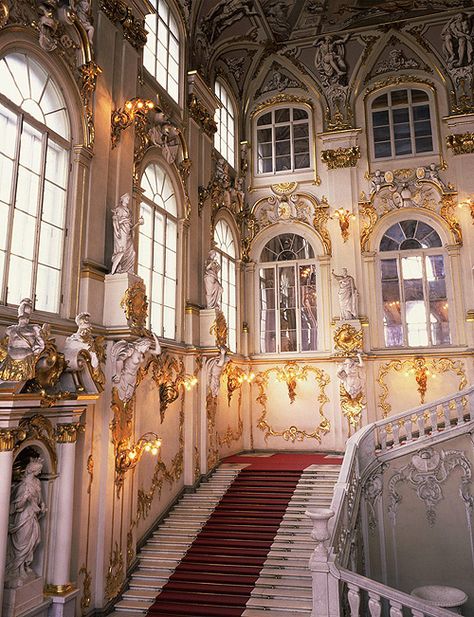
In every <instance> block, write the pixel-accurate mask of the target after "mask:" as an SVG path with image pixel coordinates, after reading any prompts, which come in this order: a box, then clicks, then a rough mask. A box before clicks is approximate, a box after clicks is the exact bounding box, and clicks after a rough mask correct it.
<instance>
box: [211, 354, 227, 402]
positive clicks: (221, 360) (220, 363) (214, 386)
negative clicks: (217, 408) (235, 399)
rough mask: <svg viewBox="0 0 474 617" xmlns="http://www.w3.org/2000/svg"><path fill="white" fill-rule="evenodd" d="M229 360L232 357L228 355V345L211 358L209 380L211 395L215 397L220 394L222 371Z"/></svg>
mask: <svg viewBox="0 0 474 617" xmlns="http://www.w3.org/2000/svg"><path fill="white" fill-rule="evenodd" d="M229 360H230V358H229V357H228V356H227V347H224V346H223V347H221V348H220V350H219V355H218V356H216V357H215V358H211V360H209V364H208V378H207V381H208V386H209V390H210V392H211V396H213V397H216V396H218V394H219V388H220V383H221V375H222V371H223V370H224V367H225V365H226V364H227V362H229Z"/></svg>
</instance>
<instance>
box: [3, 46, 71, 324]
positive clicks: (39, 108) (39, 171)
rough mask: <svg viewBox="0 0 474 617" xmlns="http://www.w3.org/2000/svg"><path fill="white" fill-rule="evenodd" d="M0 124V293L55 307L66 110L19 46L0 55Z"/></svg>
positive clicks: (60, 252)
mask: <svg viewBox="0 0 474 617" xmlns="http://www.w3.org/2000/svg"><path fill="white" fill-rule="evenodd" d="M0 131H1V139H0V277H1V278H0V282H1V299H2V301H3V302H4V303H8V304H19V302H20V300H21V299H22V298H24V297H31V298H33V299H34V306H35V309H37V310H42V311H48V312H51V313H59V310H60V303H61V269H62V263H63V252H64V240H65V235H66V231H65V229H66V203H67V181H68V167H69V152H70V148H71V143H70V124H69V116H68V113H67V109H66V104H65V102H64V99H63V97H62V95H61V92H60V90H59V88H58V87H57V85H56V84H55V83H54V81H53V79H52V77H51V76H50V75H49V74H48V72H47V71H46V70H44V69H43V68H42V67H41V66H40V65H39V64H38V62H36V61H35V60H33V59H32V58H31V57H29V56H27V55H26V54H23V53H12V54H8V55H7V56H5V57H4V58H2V59H1V60H0Z"/></svg>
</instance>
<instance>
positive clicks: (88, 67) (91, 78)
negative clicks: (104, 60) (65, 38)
mask: <svg viewBox="0 0 474 617" xmlns="http://www.w3.org/2000/svg"><path fill="white" fill-rule="evenodd" d="M78 71H79V77H80V93H81V100H82V105H83V107H84V115H85V119H86V126H87V143H88V145H89V146H90V147H91V148H92V147H93V146H94V141H95V127H94V106H93V96H94V92H95V89H96V85H97V77H98V75H100V73H102V69H101V68H100V67H99V65H98V64H96V63H95V62H94V61H93V60H90V61H89V62H86V63H85V64H82V65H81V66H80V67H79V69H78Z"/></svg>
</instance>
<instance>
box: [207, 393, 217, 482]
mask: <svg viewBox="0 0 474 617" xmlns="http://www.w3.org/2000/svg"><path fill="white" fill-rule="evenodd" d="M206 413H207V441H208V447H207V468H208V470H210V469H212V468H213V467H215V465H216V464H217V462H218V460H219V448H218V447H217V444H218V435H217V431H216V415H217V397H216V396H212V394H211V393H210V392H209V393H208V395H207V398H206Z"/></svg>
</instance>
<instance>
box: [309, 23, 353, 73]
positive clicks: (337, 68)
mask: <svg viewBox="0 0 474 617" xmlns="http://www.w3.org/2000/svg"><path fill="white" fill-rule="evenodd" d="M348 38H349V36H348V35H347V36H345V37H343V38H341V37H336V36H325V37H324V38H323V39H322V40H320V41H318V42H317V43H316V56H315V59H314V62H315V64H316V67H317V68H318V69H319V71H320V73H321V76H322V78H323V81H324V82H325V83H326V84H342V83H343V82H344V81H345V79H346V77H347V64H346V62H345V59H344V56H345V44H346V42H347V40H348Z"/></svg>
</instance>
